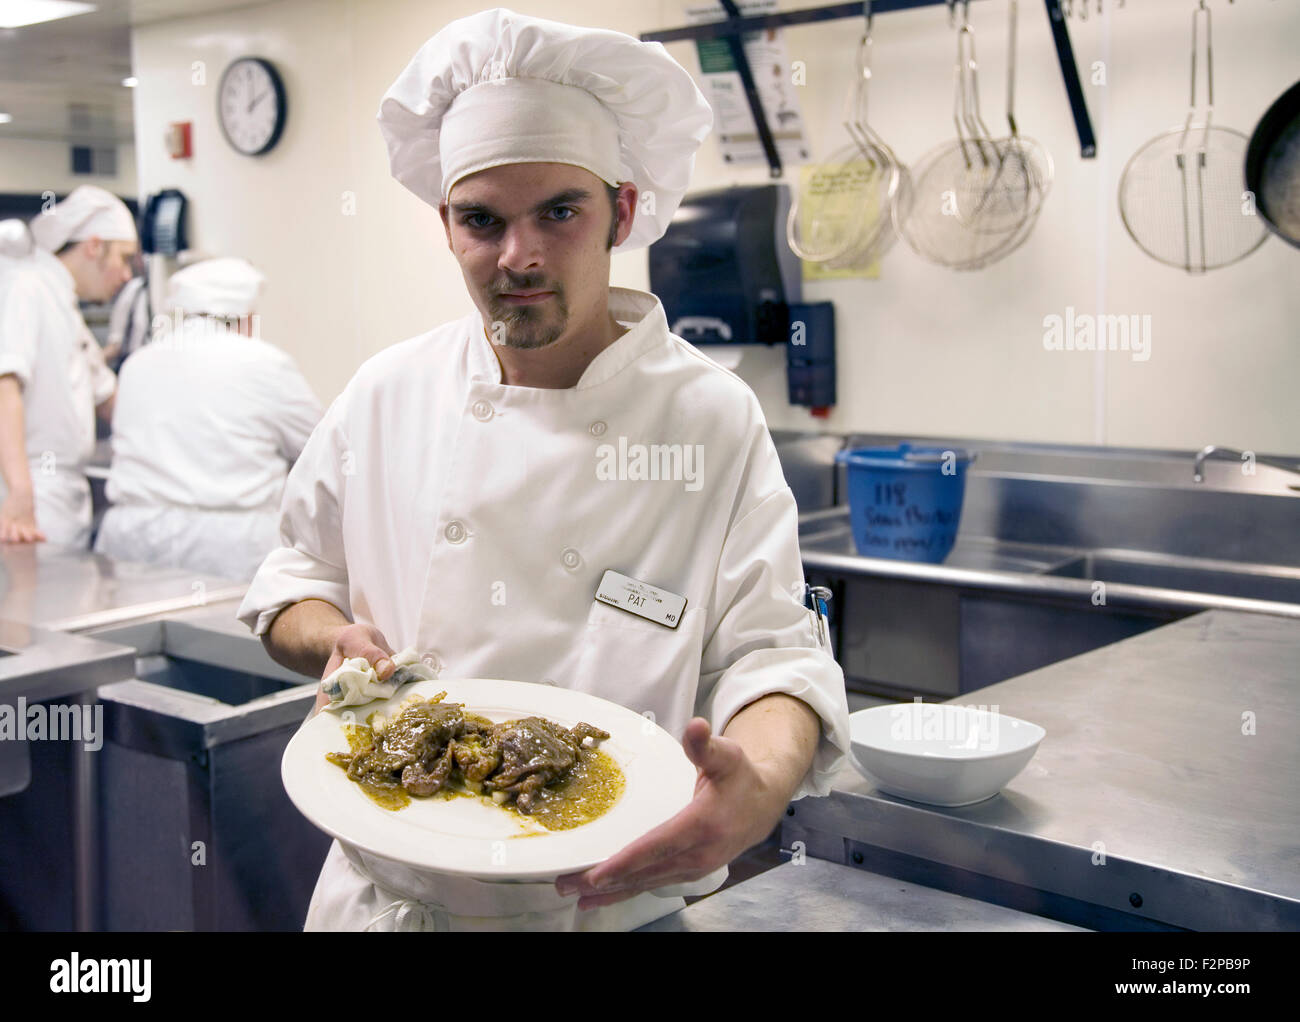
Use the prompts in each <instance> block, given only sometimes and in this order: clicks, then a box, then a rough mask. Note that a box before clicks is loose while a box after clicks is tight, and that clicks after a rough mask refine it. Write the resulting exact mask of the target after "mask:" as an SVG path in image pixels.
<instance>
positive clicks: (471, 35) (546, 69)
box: [379, 7, 713, 252]
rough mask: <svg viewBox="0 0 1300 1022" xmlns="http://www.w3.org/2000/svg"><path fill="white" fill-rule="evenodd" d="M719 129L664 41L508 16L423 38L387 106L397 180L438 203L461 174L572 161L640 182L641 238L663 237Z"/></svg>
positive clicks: (638, 243) (615, 180)
mask: <svg viewBox="0 0 1300 1022" xmlns="http://www.w3.org/2000/svg"><path fill="white" fill-rule="evenodd" d="M712 129H713V111H712V109H711V108H710V107H709V103H708V100H706V99H705V98H704V95H703V93H701V92H700V90H699V88H698V87H697V86H696V84H695V81H694V79H693V78H691V75H690V72H688V71H687V70H686V69H685V68H683V67H682V66H681V65H680V64H678V63H677V62H676V61H675V60H673V58H672V57H670V56H669V55H668V51H667V50H665V49H664V47H663V45H662V44H661V43H643V42H641V41H640V40H638V39H634V38H633V37H632V36H629V35H625V34H624V33H622V32H613V31H610V30H608V29H596V28H580V27H578V26H575V25H566V24H562V23H561V22H558V21H546V20H544V19H542V18H531V17H526V16H525V15H522V14H516V13H515V12H514V11H510V10H506V9H505V8H503V7H498V8H496V9H495V10H490V11H483V12H481V13H479V14H474V15H471V16H470V17H468V18H461V19H460V20H458V21H453V22H451V23H450V24H449V25H447V26H446V27H445V28H443V29H442V31H440V32H439V33H438V34H437V35H435V36H434V37H433V38H432V39H430V40H429V41H428V42H426V43H425V44H424V45H423V46H422V47H420V49H419V51H418V52H417V53H416V55H415V57H414V58H413V59H412V60H411V62H410V64H408V65H407V67H406V70H404V71H403V72H402V73H401V74H400V75H399V76H398V78H397V81H395V82H394V83H393V84H392V86H391V87H390V88H389V90H388V92H386V93H385V94H384V98H383V100H382V102H381V103H380V105H379V130H380V131H381V132H382V133H383V136H384V141H385V142H386V143H387V145H388V159H389V164H390V166H391V168H392V173H393V177H395V178H397V180H398V181H400V182H401V183H402V184H404V185H405V186H406V187H407V188H409V189H410V190H411V191H412V192H414V193H415V194H416V195H417V196H419V197H420V198H421V199H423V200H424V201H425V202H427V203H429V204H430V205H431V206H438V205H440V204H441V203H442V202H443V201H445V200H446V198H447V196H448V195H449V194H450V192H451V189H452V186H453V185H455V184H456V182H457V181H459V180H460V179H461V178H463V177H466V176H467V175H469V174H473V173H476V172H477V171H480V170H486V169H487V168H489V167H499V166H501V165H503V164H509V163H568V164H573V165H574V166H578V167H583V168H585V169H586V170H589V171H591V173H593V174H595V175H596V176H597V177H599V178H601V179H602V180H603V181H605V182H606V183H608V184H611V185H617V184H622V183H623V182H624V181H631V182H633V183H634V184H635V185H636V186H637V190H638V192H639V193H640V195H641V196H652V200H651V201H652V203H653V205H651V204H650V202H646V201H643V200H642V199H638V203H637V209H636V216H635V217H634V219H633V223H632V232H631V234H630V235H629V236H628V238H627V240H626V241H624V242H623V243H622V244H621V245H619V246H617V248H616V249H615V251H617V252H626V251H629V250H631V249H636V248H641V247H643V246H645V245H649V244H650V243H651V242H654V241H656V240H658V239H659V238H661V237H662V236H663V233H664V231H666V230H667V229H668V224H669V221H671V220H672V217H673V213H674V212H676V210H677V207H678V205H679V204H680V203H681V201H682V196H683V195H684V194H685V193H686V188H687V186H688V185H689V184H690V180H691V172H692V171H693V170H694V168H695V153H696V151H697V150H698V149H699V147H700V145H701V144H702V143H703V141H704V139H705V138H706V137H708V134H709V132H710V131H711V130H712Z"/></svg>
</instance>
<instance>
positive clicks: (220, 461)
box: [95, 259, 322, 581]
mask: <svg viewBox="0 0 1300 1022" xmlns="http://www.w3.org/2000/svg"><path fill="white" fill-rule="evenodd" d="M264 280H265V278H264V277H263V276H262V274H261V273H260V272H259V271H258V270H257V269H256V268H254V267H253V266H251V265H250V264H249V263H247V262H245V261H244V260H243V259H206V260H204V261H202V262H199V263H194V264H193V265H191V266H187V267H185V268H184V269H182V270H178V271H176V273H174V274H173V275H172V276H171V279H170V280H169V281H168V283H167V297H166V300H165V301H164V303H163V315H161V316H160V317H159V325H160V327H163V329H160V330H159V331H157V336H155V338H154V340H153V341H152V343H150V344H148V345H146V346H144V347H143V348H141V349H140V350H139V351H137V352H136V353H135V354H134V355H132V356H131V358H130V359H128V360H127V361H126V362H125V363H123V365H122V372H121V375H120V376H119V380H118V395H117V407H116V410H115V411H114V413H113V466H112V469H111V470H110V472H109V477H108V485H107V489H106V493H107V495H108V499H109V501H110V502H111V504H112V506H111V507H110V508H109V510H108V511H107V512H106V513H105V515H104V520H103V522H102V523H101V525H100V529H99V534H98V536H97V537H96V539H95V550H96V551H97V552H99V553H104V554H109V555H111V556H113V557H116V558H119V559H121V560H127V561H144V562H147V563H150V564H159V565H166V566H168V567H176V568H185V569H187V570H189V571H194V572H199V573H202V574H208V575H217V576H219V577H224V578H231V579H235V580H238V581H247V580H248V579H251V578H252V577H253V574H254V573H255V572H256V571H257V568H258V565H260V564H261V563H262V561H263V560H264V559H265V558H266V555H267V554H268V553H270V552H271V550H273V549H274V548H275V547H277V546H279V522H280V512H279V509H280V499H281V497H282V495H283V493H284V482H285V478H286V476H287V475H288V473H289V467H290V465H292V464H293V462H294V460H295V459H296V458H297V457H298V455H299V454H301V453H302V449H303V447H304V446H305V445H306V443H307V438H308V437H309V436H310V435H311V431H312V429H313V428H314V427H315V426H316V423H317V422H319V421H320V417H321V413H322V408H321V405H320V402H319V401H318V400H317V398H316V395H315V394H314V393H313V392H312V389H311V387H310V385H309V384H308V383H307V381H306V380H305V379H304V378H303V375H302V373H301V372H299V371H298V367H297V366H296V365H295V364H294V361H293V359H292V358H290V357H289V355H288V354H286V353H285V352H283V351H281V350H280V349H279V348H276V347H275V346H273V345H271V344H268V343H267V342H266V341H264V340H262V339H261V338H259V337H256V336H252V335H253V333H254V331H253V324H254V322H256V319H257V317H256V316H255V313H256V309H257V304H258V300H259V298H260V296H261V293H262V286H263V283H264Z"/></svg>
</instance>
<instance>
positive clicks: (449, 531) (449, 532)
mask: <svg viewBox="0 0 1300 1022" xmlns="http://www.w3.org/2000/svg"><path fill="white" fill-rule="evenodd" d="M442 534H443V535H444V536H446V537H447V542H448V543H463V542H465V526H464V525H463V524H462V523H460V522H448V523H447V527H446V528H445V529H443V530H442Z"/></svg>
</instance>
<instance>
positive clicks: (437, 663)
mask: <svg viewBox="0 0 1300 1022" xmlns="http://www.w3.org/2000/svg"><path fill="white" fill-rule="evenodd" d="M420 660H421V662H422V663H424V664H425V665H426V666H428V667H429V668H430V669H431V670H432V671H433V673H434V674H441V673H442V660H441V658H439V656H438V654H437V653H435V652H433V651H432V650H430V651H429V652H428V653H425V654H424V656H422V657H420Z"/></svg>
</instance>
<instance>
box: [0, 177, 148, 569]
mask: <svg viewBox="0 0 1300 1022" xmlns="http://www.w3.org/2000/svg"><path fill="white" fill-rule="evenodd" d="M30 226H31V234H32V236H33V238H34V239H35V246H34V247H33V251H31V252H30V253H27V254H25V255H16V256H15V255H13V254H11V255H8V256H6V255H3V254H0V475H3V477H4V484H5V495H4V502H3V504H0V541H5V542H39V541H42V540H48V541H49V542H50V543H51V544H56V545H61V546H70V547H76V548H79V549H83V550H84V549H86V548H87V547H88V546H89V545H90V525H91V503H90V485H89V483H87V481H86V476H85V473H84V469H85V466H86V464H87V463H88V462H89V461H90V458H91V456H92V455H93V454H94V450H95V415H96V413H98V414H99V415H100V417H101V418H104V419H108V418H109V417H110V416H111V415H112V409H113V394H114V390H115V387H116V382H115V379H114V377H113V374H112V373H111V372H110V371H109V369H108V367H107V366H106V365H105V364H104V357H103V354H102V353H101V351H100V348H99V343H98V342H97V341H96V340H95V337H94V335H93V334H92V333H91V332H90V329H89V328H88V327H87V326H86V323H85V320H84V319H82V317H81V310H80V309H79V308H78V305H77V303H78V301H79V300H80V301H87V302H107V301H109V300H110V299H111V298H112V297H113V295H114V294H116V293H117V290H118V289H119V288H120V287H121V286H122V285H123V284H124V283H126V281H128V280H129V279H130V278H131V267H130V261H131V257H132V255H133V254H134V253H135V250H136V245H137V239H136V233H135V221H134V219H133V218H132V216H131V211H130V210H129V209H127V207H126V205H125V203H123V202H122V200H121V199H119V198H117V197H116V196H115V195H113V194H111V193H110V192H106V191H104V189H102V188H96V187H94V186H93V185H82V186H81V187H80V188H77V189H75V190H74V191H73V192H72V193H71V194H70V195H68V197H67V198H65V199H64V200H63V201H62V202H58V203H55V204H54V205H53V206H52V207H51V208H50V209H48V210H46V211H44V212H42V213H41V214H39V215H38V216H36V217H35V218H34V219H33V220H32V222H31V225H30ZM10 251H11V252H12V251H13V249H12V248H11V249H10Z"/></svg>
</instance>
